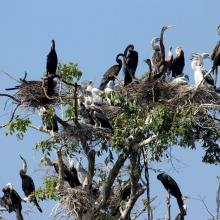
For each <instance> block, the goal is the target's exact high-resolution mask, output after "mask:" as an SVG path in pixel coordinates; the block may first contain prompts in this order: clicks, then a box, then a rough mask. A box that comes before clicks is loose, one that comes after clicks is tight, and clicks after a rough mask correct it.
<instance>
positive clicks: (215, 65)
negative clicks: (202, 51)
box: [211, 41, 220, 85]
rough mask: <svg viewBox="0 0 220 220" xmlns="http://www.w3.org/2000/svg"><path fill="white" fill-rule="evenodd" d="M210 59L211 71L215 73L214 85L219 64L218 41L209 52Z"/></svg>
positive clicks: (219, 50) (219, 44)
mask: <svg viewBox="0 0 220 220" xmlns="http://www.w3.org/2000/svg"><path fill="white" fill-rule="evenodd" d="M211 60H213V64H212V72H213V74H215V85H216V82H217V74H218V66H220V41H218V42H217V44H216V46H215V48H214V50H213V52H212V54H211Z"/></svg>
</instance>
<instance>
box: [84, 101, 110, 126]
mask: <svg viewBox="0 0 220 220" xmlns="http://www.w3.org/2000/svg"><path fill="white" fill-rule="evenodd" d="M87 109H88V110H89V112H90V115H91V117H92V119H93V120H94V122H95V126H96V127H100V128H108V129H110V130H113V128H112V125H111V123H110V122H109V120H108V118H107V116H106V114H105V113H104V112H103V111H102V110H101V108H99V107H98V106H96V105H94V104H93V103H92V104H91V105H89V106H88V107H87Z"/></svg>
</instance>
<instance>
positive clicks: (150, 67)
mask: <svg viewBox="0 0 220 220" xmlns="http://www.w3.org/2000/svg"><path fill="white" fill-rule="evenodd" d="M144 62H145V63H146V64H147V65H148V67H149V79H151V77H152V64H151V60H150V59H146V60H144Z"/></svg>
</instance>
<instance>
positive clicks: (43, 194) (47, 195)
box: [35, 177, 58, 200]
mask: <svg viewBox="0 0 220 220" xmlns="http://www.w3.org/2000/svg"><path fill="white" fill-rule="evenodd" d="M56 186H57V183H56V181H55V180H53V179H51V178H50V177H46V178H45V179H44V185H43V186H42V187H40V188H39V189H37V190H36V191H35V196H36V197H37V198H38V199H39V200H47V199H51V200H58V196H57V194H56Z"/></svg>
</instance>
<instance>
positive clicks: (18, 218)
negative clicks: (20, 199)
mask: <svg viewBox="0 0 220 220" xmlns="http://www.w3.org/2000/svg"><path fill="white" fill-rule="evenodd" d="M15 212H16V220H24V219H23V216H22V214H21V209H15Z"/></svg>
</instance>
